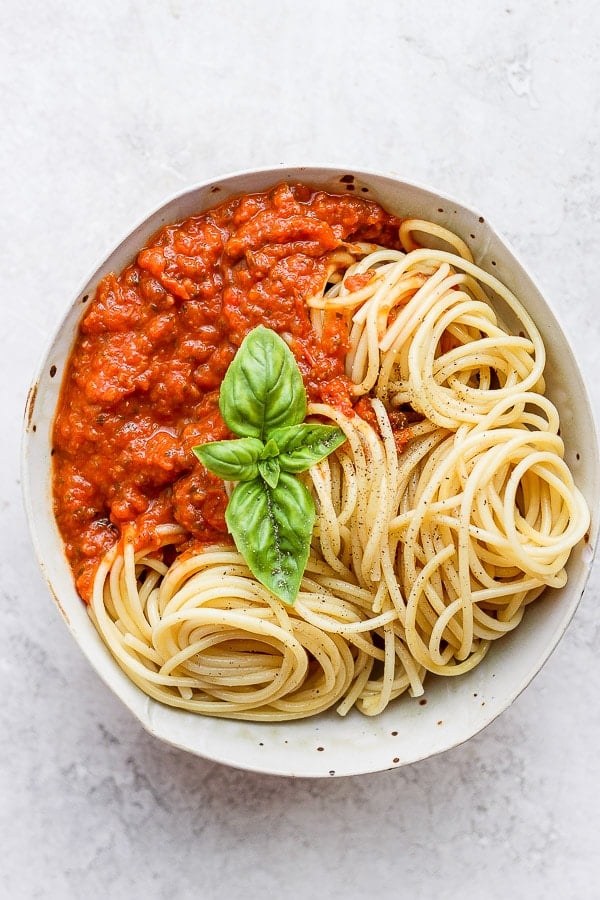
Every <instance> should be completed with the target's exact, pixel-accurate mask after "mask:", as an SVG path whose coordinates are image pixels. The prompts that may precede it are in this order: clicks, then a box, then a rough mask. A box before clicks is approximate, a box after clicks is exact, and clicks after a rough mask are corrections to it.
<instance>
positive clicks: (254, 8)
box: [0, 0, 600, 900]
mask: <svg viewBox="0 0 600 900" xmlns="http://www.w3.org/2000/svg"><path fill="white" fill-rule="evenodd" d="M599 32H600V6H599V5H598V4H596V3H595V2H593V0H588V2H586V0H573V2H569V0H556V2H542V0H534V2H529V3H524V2H520V3H517V2H510V0H505V2H502V3H499V2H495V0H493V2H486V3H481V2H475V0H463V2H461V3H457V4H448V3H446V2H445V0H430V2H421V3H418V4H417V3H412V2H410V3H409V2H393V0H389V2H387V0H386V2H384V0H380V2H377V3H371V4H369V3H365V2H328V3H327V2H324V0H321V2H314V0H304V2H290V0H280V2H277V3H275V2H273V3H271V2H267V0H263V2H254V3H251V2H241V0H232V2H226V0H223V2H212V0H205V2H195V3H193V2H189V3H186V2H184V0H170V2H166V0H165V2H159V0H150V2H142V0H137V2H136V0H127V2H122V0H106V2H101V0H100V2H97V3H91V2H87V0H82V2H80V3H76V2H74V0H65V2H58V0H48V2H41V0H38V2H31V3H27V4H23V3H20V2H17V0H4V2H3V3H2V26H1V28H0V111H1V113H2V119H1V120H2V126H3V127H2V139H1V142H0V147H1V152H2V165H1V166H0V196H1V197H2V209H3V216H2V220H1V223H0V229H1V234H0V262H1V265H0V278H1V281H2V294H1V298H2V299H1V303H2V312H3V329H2V337H3V340H2V353H1V354H0V365H1V366H2V374H1V378H0V402H1V405H2V409H3V410H4V413H5V415H4V423H5V427H4V429H3V433H2V440H1V441H0V452H1V454H2V467H1V471H2V473H3V474H2V494H1V496H0V516H1V529H2V531H1V535H2V545H3V553H2V555H1V557H0V587H1V597H0V676H1V696H2V701H1V705H0V798H1V799H0V844H1V847H2V851H1V853H0V883H1V884H2V887H1V888H0V893H2V894H3V896H6V897H8V898H29V897H32V898H33V897H44V898H45V897H51V898H54V897H59V898H63V897H64V898H80V897H88V898H95V897H104V896H107V897H110V898H132V900H136V898H142V897H143V898H151V900H152V898H163V897H164V898H171V897H181V898H187V897H190V898H200V900H203V898H207V900H210V898H217V897H219V898H227V900H229V898H238V897H239V898H253V897H258V896H262V895H263V892H265V895H266V894H267V893H268V894H269V895H272V896H275V895H277V896H283V897H286V898H287V897H290V898H291V897H296V896H301V895H302V896H303V895H314V896H323V897H331V898H337V897H340V898H341V897H344V898H358V897H363V896H372V895H373V894H374V893H375V892H378V893H379V892H381V893H382V894H383V893H384V892H385V893H386V895H388V896H393V897H402V898H404V897H406V898H415V900H419V898H426V900H427V898H430V897H440V898H454V897H461V898H463V900H470V898H473V900H475V898H492V900H495V898H504V897H505V896H511V897H516V898H521V897H523V898H525V897H527V898H538V897H539V898H542V897H544V898H578V900H580V898H583V900H587V898H594V897H599V896H600V881H599V880H598V879H599V866H598V833H599V831H600V805H599V803H598V799H597V798H598V794H599V786H600V762H599V759H600V756H599V754H598V743H599V739H600V716H599V712H598V709H599V706H598V693H599V688H600V675H599V669H598V646H599V643H600V641H599V639H600V633H599V624H598V623H599V615H598V593H599V586H600V572H599V569H598V564H596V567H595V569H594V572H593V574H592V579H591V582H590V585H589V588H588V591H587V593H586V596H585V598H584V601H583V603H582V605H581V607H580V609H579V612H578V613H577V616H576V618H575V620H574V622H573V625H572V626H571V628H570V630H569V631H568V634H567V636H566V637H565V639H564V640H563V642H562V643H561V645H560V647H559V649H558V650H557V651H556V653H555V654H554V656H553V657H552V659H551V660H550V662H549V663H548V664H547V666H546V667H545V669H544V671H543V672H542V673H541V675H540V676H539V677H538V678H537V679H536V681H535V682H534V683H533V684H532V685H531V686H530V688H529V689H528V690H527V691H526V693H525V694H524V695H523V696H522V697H521V698H520V699H519V700H518V701H517V702H516V703H515V704H514V706H513V707H512V708H511V709H510V710H509V711H508V712H507V713H505V714H504V715H503V716H502V717H501V718H500V719H499V720H497V721H496V722H495V723H494V724H493V725H492V726H491V727H490V728H488V729H487V731H485V732H484V733H483V734H480V735H479V736H477V737H476V738H474V739H473V740H472V741H470V742H469V743H468V744H467V745H465V746H462V747H460V748H458V749H456V750H453V751H451V752H449V753H447V754H445V755H444V756H441V757H439V758H436V759H433V760H430V761H426V762H423V763H420V764H418V765H414V766H412V767H409V768H406V769H402V770H397V771H393V772H387V773H382V774H379V775H369V776H362V777H357V778H352V779H346V780H339V781H337V780H331V781H323V782H309V781H304V780H299V781H288V780H282V779H275V778H271V777H268V776H261V775H252V774H245V773H243V772H239V771H234V770H229V769H226V768H224V767H221V766H219V765H216V764H213V763H208V762H205V761H203V760H201V759H195V758H193V757H191V756H187V755H186V754H184V753H181V752H179V751H177V750H174V749H171V748H169V747H167V746H163V745H161V744H160V743H158V742H157V741H155V740H153V739H152V738H150V737H149V736H147V735H146V734H145V733H144V732H143V731H142V730H141V728H140V727H139V726H138V725H137V724H136V722H134V721H133V720H132V719H131V718H130V717H129V715H128V713H127V712H126V711H125V710H124V709H123V708H122V707H121V705H120V704H119V702H118V701H117V700H116V699H115V698H113V697H112V695H110V694H109V693H108V691H107V690H106V688H105V687H104V686H103V685H102V684H101V683H100V681H99V679H98V678H97V677H96V675H95V674H94V673H93V672H92V671H91V670H90V668H89V666H88V664H87V663H86V661H85V660H84V658H83V657H82V655H81V654H80V652H79V650H78V648H77V647H76V645H75V644H74V642H73V641H72V639H71V637H70V635H69V634H68V632H67V630H66V628H65V627H64V625H63V623H62V621H61V620H60V618H59V616H58V615H57V613H56V612H55V610H54V608H53V604H52V602H51V600H50V598H49V596H48V594H47V591H46V589H45V587H44V585H43V583H42V580H41V577H40V575H39V574H38V571H37V567H36V564H35V561H34V559H33V553H32V550H31V547H30V543H29V538H28V535H27V531H26V524H25V520H24V514H23V511H22V507H21V499H20V489H19V473H18V453H19V441H20V420H21V413H22V408H23V404H24V400H25V394H26V391H27V386H28V384H29V380H30V378H31V376H32V374H33V370H34V368H35V365H36V363H37V360H38V358H39V356H40V354H41V352H42V349H43V347H44V344H45V341H46V339H47V336H48V334H49V332H50V330H51V329H52V327H53V324H54V322H55V321H56V319H57V317H58V316H59V314H60V313H61V312H62V311H63V309H64V308H65V305H66V304H67V303H68V302H69V300H70V298H71V297H72V295H73V294H74V291H75V290H76V288H77V286H78V285H79V283H80V282H81V281H82V279H83V276H84V275H86V274H87V273H88V271H90V270H91V269H92V267H93V266H94V265H95V263H96V261H97V259H98V258H99V257H100V256H101V255H102V254H104V252H105V251H106V250H107V249H108V248H109V247H111V246H112V245H113V244H114V243H115V241H116V239H117V238H119V237H120V236H121V235H122V234H123V233H125V231H127V230H128V228H129V227H130V226H131V225H132V224H133V223H134V222H135V221H137V220H138V219H139V218H140V217H141V216H142V215H143V214H144V213H145V212H147V211H149V210H150V209H151V208H152V207H154V206H155V205H157V204H158V203H159V202H160V201H161V200H163V199H164V198H165V197H166V196H167V195H169V194H172V193H174V192H176V191H178V190H180V189H181V188H183V187H185V186H186V185H188V184H190V183H193V182H195V181H199V180H201V179H203V178H209V177H211V176H215V175H218V174H223V173H226V172H228V171H232V170H237V169H240V168H245V167H252V166H261V165H269V164H273V163H279V162H287V163H290V164H310V163H313V164H314V163H333V164H340V165H345V166H349V165H350V166H351V165H356V166H357V167H360V166H363V167H366V168H373V169H376V170H382V171H391V172H395V173H399V174H401V175H402V176H403V177H405V178H407V179H414V180H417V181H423V182H426V183H430V184H431V185H433V186H438V187H439V188H440V190H441V191H445V192H447V193H449V194H451V195H452V194H453V195H455V196H457V197H458V198H461V199H463V200H464V201H465V202H467V203H472V204H474V205H475V206H477V207H478V208H480V209H481V210H482V211H484V212H485V214H486V216H488V217H489V218H490V219H491V220H492V222H493V223H494V224H495V225H496V226H497V227H498V228H499V229H500V230H501V231H503V232H504V233H505V234H507V236H508V237H509V238H510V239H511V240H512V242H513V243H514V245H515V246H516V248H517V250H518V251H520V253H521V256H522V257H523V259H524V260H525V262H526V263H527V264H528V265H529V266H530V267H531V269H532V271H533V272H534V274H535V275H536V276H537V278H538V279H539V281H540V282H541V284H542V286H543V287H544V288H545V289H546V292H547V295H548V297H549V298H550V300H551V302H552V303H553V305H554V306H555V308H556V310H557V313H558V314H559V317H560V318H561V320H562V321H563V323H564V325H565V327H566V330H567V333H568V334H569V336H570V338H571V339H572V342H573V345H574V347H575V350H576V353H577V356H578V358H579V359H580V361H581V366H582V368H583V370H584V373H585V374H586V376H587V378H588V380H589V383H590V385H591V391H592V397H593V402H594V407H595V411H596V413H597V414H598V412H599V405H600V395H599V390H598V371H597V369H598V359H599V356H600V354H599V351H598V346H599V340H600V328H599V325H598V305H597V293H598V287H599V284H598V271H599V270H598V258H599V252H598V248H599V246H600V171H599V165H598V148H599V137H600V135H599V131H600V118H599V112H600V65H599V59H600V39H599V37H598V34H599Z"/></svg>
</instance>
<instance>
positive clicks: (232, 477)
mask: <svg viewBox="0 0 600 900" xmlns="http://www.w3.org/2000/svg"><path fill="white" fill-rule="evenodd" d="M262 450H263V443H262V441H259V440H258V438H252V437H248V438H240V440H238V441H212V442H211V443H208V444H201V445H200V446H199V447H193V451H194V453H195V454H196V456H197V457H198V459H199V460H200V462H202V463H204V465H205V466H206V468H207V469H209V470H210V471H211V472H214V473H215V475H219V476H220V477H221V478H226V479H227V480H228V481H250V480H251V479H253V478H256V477H257V476H258V461H259V459H260V454H261V452H262Z"/></svg>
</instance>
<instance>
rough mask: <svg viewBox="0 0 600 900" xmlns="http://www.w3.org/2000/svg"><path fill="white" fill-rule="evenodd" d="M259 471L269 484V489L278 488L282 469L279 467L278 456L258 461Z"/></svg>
mask: <svg viewBox="0 0 600 900" xmlns="http://www.w3.org/2000/svg"><path fill="white" fill-rule="evenodd" d="M258 471H259V472H260V474H261V475H262V477H263V478H264V480H265V481H266V482H267V484H268V485H269V487H272V488H275V487H277V482H278V481H279V474H280V472H281V467H280V465H279V460H278V459H277V457H276V456H272V457H269V458H267V459H259V461H258Z"/></svg>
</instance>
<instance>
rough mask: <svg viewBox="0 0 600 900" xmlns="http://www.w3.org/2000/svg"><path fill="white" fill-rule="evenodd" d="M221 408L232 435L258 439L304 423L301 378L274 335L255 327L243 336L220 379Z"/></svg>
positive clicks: (292, 360)
mask: <svg viewBox="0 0 600 900" xmlns="http://www.w3.org/2000/svg"><path fill="white" fill-rule="evenodd" d="M219 408H220V410H221V415H222V416H223V419H224V421H225V424H226V425H227V427H228V428H229V430H230V431H233V433H234V434H239V435H241V436H243V437H255V438H260V440H264V439H265V436H268V434H269V432H270V431H272V429H274V428H279V427H281V426H283V425H297V424H299V423H300V422H302V421H303V420H304V417H305V416H306V390H305V388H304V382H303V381H302V375H301V374H300V370H299V369H298V366H297V364H296V360H295V358H294V354H293V353H292V351H291V350H290V348H289V347H288V345H287V344H286V343H285V341H284V340H283V339H282V338H280V337H279V335H278V334H276V333H275V332H274V331H271V330H270V329H269V328H265V327H264V326H263V325H259V326H258V328H254V329H253V330H252V331H251V332H250V333H249V334H248V335H246V337H245V338H244V340H243V342H242V345H241V347H240V349H239V350H238V352H237V353H236V355H235V357H234V359H233V362H232V363H231V365H230V366H229V368H228V370H227V374H226V375H225V378H224V379H223V384H222V385H221V393H220V397H219Z"/></svg>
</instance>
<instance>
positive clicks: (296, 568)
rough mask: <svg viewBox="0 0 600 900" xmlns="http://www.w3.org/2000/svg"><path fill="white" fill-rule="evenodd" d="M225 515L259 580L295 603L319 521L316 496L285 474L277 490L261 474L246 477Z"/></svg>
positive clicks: (233, 534) (285, 600) (237, 544)
mask: <svg viewBox="0 0 600 900" xmlns="http://www.w3.org/2000/svg"><path fill="white" fill-rule="evenodd" d="M225 519H226V521H227V527H228V528H229V531H230V532H231V534H232V536H233V539H234V541H235V544H236V547H237V548H238V550H239V551H240V553H241V554H242V555H243V557H244V559H245V560H246V562H247V563H248V566H249V568H250V570H251V572H252V573H253V574H254V576H255V577H256V578H257V579H258V581H260V582H261V584H264V586H265V587H267V588H268V589H269V590H270V591H272V592H273V593H274V594H275V596H276V597H279V599H280V600H283V602H284V603H293V602H294V600H295V599H296V597H297V595H298V590H299V588H300V581H301V580H302V574H303V572H304V569H305V566H306V562H307V560H308V553H309V549H310V540H311V536H312V530H313V525H314V522H315V507H314V503H313V499H312V497H311V495H310V494H309V493H308V491H307V489H306V488H305V487H304V485H303V484H302V482H301V481H300V480H299V479H298V478H295V477H294V476H293V475H288V474H287V473H286V472H281V474H280V476H279V482H278V484H277V487H275V488H271V487H270V486H269V485H268V484H266V483H265V482H264V481H263V480H262V478H257V479H255V480H254V481H244V482H242V483H241V484H238V485H237V486H236V488H235V490H234V491H233V494H232V495H231V498H230V500H229V503H228V504H227V510H226V512H225Z"/></svg>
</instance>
